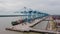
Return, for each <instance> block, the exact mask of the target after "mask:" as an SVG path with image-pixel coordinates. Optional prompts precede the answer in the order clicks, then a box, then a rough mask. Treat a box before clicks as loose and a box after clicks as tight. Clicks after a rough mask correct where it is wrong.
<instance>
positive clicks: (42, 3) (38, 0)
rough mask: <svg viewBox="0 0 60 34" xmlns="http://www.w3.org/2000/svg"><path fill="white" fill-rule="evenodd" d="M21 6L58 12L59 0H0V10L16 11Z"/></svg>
mask: <svg viewBox="0 0 60 34" xmlns="http://www.w3.org/2000/svg"><path fill="white" fill-rule="evenodd" d="M23 7H28V8H32V9H37V10H41V11H42V12H46V13H49V14H60V0H0V12H2V11H3V12H4V11H18V10H20V9H22V8H23Z"/></svg>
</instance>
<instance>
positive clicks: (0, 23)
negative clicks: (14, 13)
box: [0, 16, 47, 34]
mask: <svg viewBox="0 0 60 34" xmlns="http://www.w3.org/2000/svg"><path fill="white" fill-rule="evenodd" d="M24 17H26V16H24ZM19 19H24V18H23V16H19V17H0V34H40V33H35V32H27V33H26V32H16V31H9V30H5V28H6V27H10V26H12V25H11V22H12V21H16V20H19ZM46 23H47V22H46ZM46 23H45V24H44V25H42V26H45V25H46ZM41 24H43V23H41ZM36 27H37V28H38V29H39V27H40V28H41V26H39V25H38V26H36ZM36 27H34V28H36ZM42 28H43V27H42Z"/></svg>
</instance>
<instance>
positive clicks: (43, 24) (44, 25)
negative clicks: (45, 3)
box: [33, 21, 48, 30]
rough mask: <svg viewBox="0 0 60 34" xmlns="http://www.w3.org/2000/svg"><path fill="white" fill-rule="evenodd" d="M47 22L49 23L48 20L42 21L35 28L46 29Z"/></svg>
mask: <svg viewBox="0 0 60 34" xmlns="http://www.w3.org/2000/svg"><path fill="white" fill-rule="evenodd" d="M47 24H48V21H42V22H40V23H39V24H37V25H36V26H34V27H33V28H35V29H41V30H44V29H46V27H47Z"/></svg>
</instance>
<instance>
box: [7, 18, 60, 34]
mask: <svg viewBox="0 0 60 34" xmlns="http://www.w3.org/2000/svg"><path fill="white" fill-rule="evenodd" d="M46 18H48V17H43V18H41V19H36V20H34V21H32V23H27V24H26V25H25V24H24V25H22V24H19V25H15V26H11V27H9V28H6V30H11V31H20V32H21V31H22V32H24V31H26V32H29V31H33V32H41V33H53V34H59V33H60V32H58V31H53V30H51V31H50V30H47V29H46V28H47V25H48V22H46V23H45V25H43V24H44V23H42V21H44V20H45V19H46ZM45 21H46V20H45ZM39 23H40V25H39V26H41V27H40V29H38V28H34V27H35V26H36V25H37V24H39ZM37 27H38V26H37Z"/></svg>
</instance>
